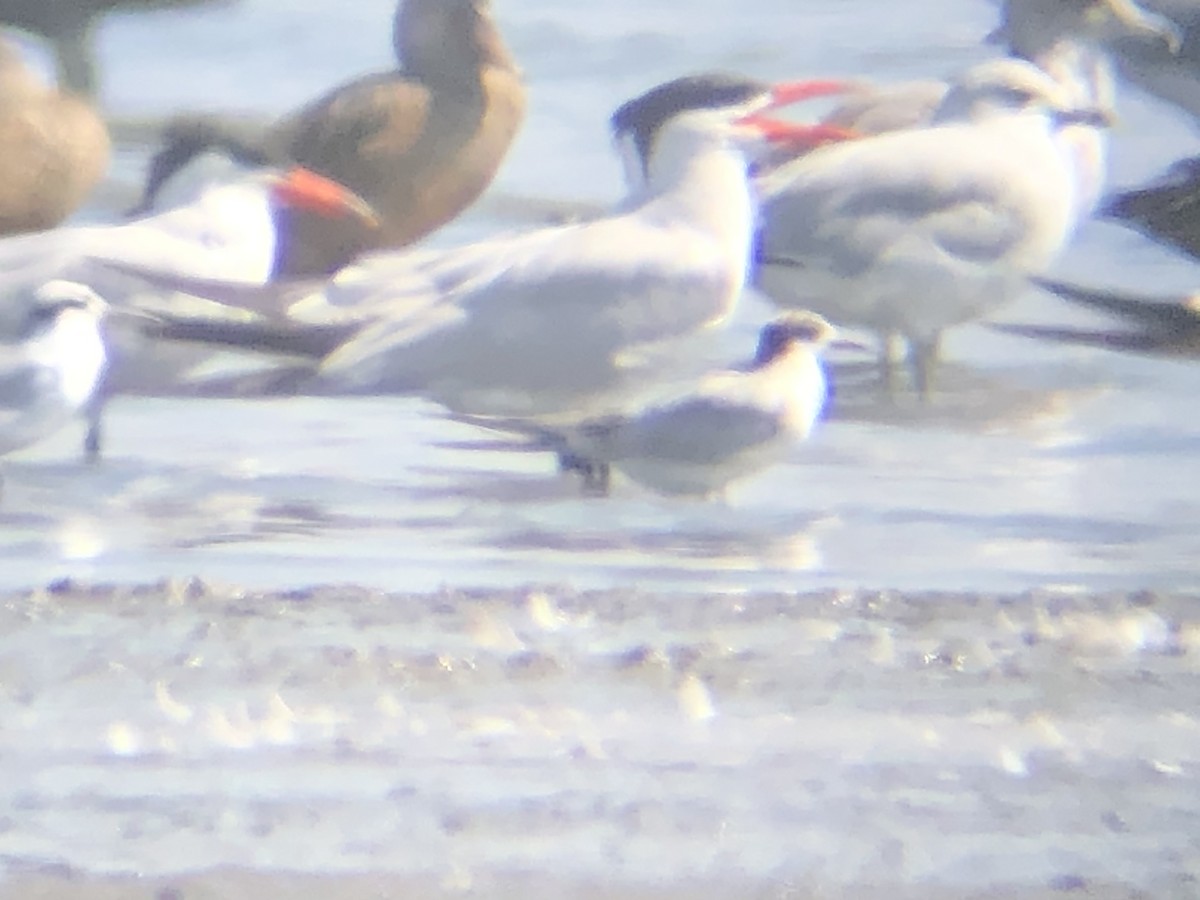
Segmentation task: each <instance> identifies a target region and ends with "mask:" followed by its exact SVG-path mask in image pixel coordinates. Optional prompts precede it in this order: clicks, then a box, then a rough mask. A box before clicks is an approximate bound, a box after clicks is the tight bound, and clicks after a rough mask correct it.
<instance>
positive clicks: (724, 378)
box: [560, 312, 834, 497]
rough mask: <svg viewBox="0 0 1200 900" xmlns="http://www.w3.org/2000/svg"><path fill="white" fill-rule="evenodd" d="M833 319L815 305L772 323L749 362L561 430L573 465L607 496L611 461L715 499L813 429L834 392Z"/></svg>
mask: <svg viewBox="0 0 1200 900" xmlns="http://www.w3.org/2000/svg"><path fill="white" fill-rule="evenodd" d="M833 337H834V329H833V326H832V325H830V324H829V323H828V322H827V321H826V320H825V319H823V318H822V317H821V316H818V315H817V314H815V313H808V312H791V313H785V314H784V315H782V316H780V317H779V318H777V319H776V320H774V321H772V322H770V323H769V324H767V325H766V326H764V327H763V329H762V331H761V332H760V334H759V341H758V350H757V352H756V353H755V356H754V359H753V360H752V361H751V362H750V363H749V364H748V365H746V366H743V367H741V368H736V369H728V370H722V371H717V372H710V373H708V374H707V375H705V376H704V377H703V378H701V379H699V380H698V381H697V382H696V383H695V384H694V385H692V386H690V387H689V388H687V389H686V390H683V391H681V392H680V393H678V394H677V395H676V396H674V397H671V398H661V399H660V400H658V401H657V402H655V403H652V404H650V405H648V406H646V407H644V408H643V409H641V410H638V411H636V412H633V413H628V414H624V415H617V416H610V417H607V418H603V419H596V420H592V421H588V422H584V423H581V424H580V425H578V426H575V427H573V428H571V429H569V430H567V431H566V432H564V433H563V434H562V435H561V436H560V440H561V441H562V443H563V446H564V448H565V452H563V453H562V454H561V456H560V459H566V460H570V462H569V464H568V468H573V469H577V470H578V471H580V472H581V473H582V474H583V476H584V487H585V490H587V491H588V492H590V493H597V494H606V493H607V492H608V488H609V478H610V471H611V469H612V468H615V469H617V470H618V471H620V472H622V473H623V474H624V475H626V476H627V477H628V478H630V479H631V480H632V481H635V482H637V483H638V484H641V485H643V486H645V487H648V488H650V489H651V490H654V491H657V492H659V493H662V494H670V495H692V496H700V497H710V496H712V495H714V494H719V493H721V492H723V491H724V490H725V489H726V488H727V487H728V486H729V485H730V484H732V483H733V482H735V481H739V480H742V479H745V478H749V477H750V476H752V475H755V474H757V473H759V472H761V471H763V470H765V469H767V468H768V467H770V466H773V465H775V464H777V463H780V462H782V461H783V460H785V459H786V458H787V456H788V455H789V453H790V452H791V451H792V449H793V447H794V446H795V444H797V443H798V442H800V441H802V440H804V439H805V438H807V437H808V436H809V434H810V433H811V431H812V429H813V426H814V425H815V424H816V422H817V420H818V418H819V417H820V415H821V412H822V410H823V409H824V408H825V404H826V400H827V399H828V395H829V391H828V385H827V383H826V377H825V371H824V368H823V367H822V364H821V361H820V358H819V354H820V353H821V351H822V350H823V349H824V348H825V347H826V346H828V345H829V343H830V342H831V341H832V339H833Z"/></svg>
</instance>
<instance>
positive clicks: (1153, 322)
mask: <svg viewBox="0 0 1200 900" xmlns="http://www.w3.org/2000/svg"><path fill="white" fill-rule="evenodd" d="M1035 281H1036V283H1037V284H1038V285H1039V286H1041V287H1043V288H1045V289H1046V290H1048V291H1051V292H1052V293H1054V294H1057V295H1058V296H1060V297H1062V298H1063V299H1064V300H1069V301H1071V302H1072V303H1077V304H1079V305H1081V306H1087V307H1089V308H1091V309H1095V310H1100V311H1103V312H1107V313H1112V314H1113V315H1115V316H1116V317H1117V318H1119V319H1122V320H1124V321H1125V322H1127V323H1129V325H1130V326H1132V327H1131V328H1122V329H1113V330H1101V329H1079V328H1063V327H1058V326H1053V325H1024V324H1015V323H1014V324H996V325H992V326H991V327H992V328H993V329H995V330H997V331H1002V332H1004V333H1005V334H1016V335H1020V336H1022V337H1032V338H1041V339H1043V340H1051V341H1057V342H1059V343H1067V344H1079V345H1084V346H1089V347H1104V348H1106V349H1109V350H1126V351H1131V352H1134V353H1146V354H1152V355H1157V356H1198V355H1200V295H1198V294H1193V295H1191V296H1188V297H1174V298H1167V299H1164V298H1152V297H1139V296H1130V295H1128V294H1121V293H1117V292H1116V291H1107V290H1096V289H1093V288H1084V287H1079V286H1078V285H1073V284H1067V283H1065V282H1062V281H1054V280H1051V279H1049V278H1038V279H1035Z"/></svg>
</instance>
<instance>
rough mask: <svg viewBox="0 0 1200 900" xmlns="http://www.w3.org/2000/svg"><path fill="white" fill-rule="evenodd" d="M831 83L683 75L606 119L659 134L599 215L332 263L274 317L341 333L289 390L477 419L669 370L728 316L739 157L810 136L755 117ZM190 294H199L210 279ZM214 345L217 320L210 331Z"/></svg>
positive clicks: (585, 401)
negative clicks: (389, 401) (387, 398)
mask: <svg viewBox="0 0 1200 900" xmlns="http://www.w3.org/2000/svg"><path fill="white" fill-rule="evenodd" d="M840 88H841V85H840V84H837V83H832V82H816V83H807V82H806V83H800V84H786V85H778V86H775V87H774V88H773V89H764V88H763V87H762V86H761V85H757V84H756V85H753V86H749V87H748V86H747V85H746V84H745V83H744V82H742V81H740V80H738V79H729V78H725V77H723V76H693V77H690V78H685V79H679V80H677V81H676V82H672V83H671V84H669V85H663V86H660V87H658V88H655V89H653V90H651V91H649V92H647V93H646V94H643V95H642V96H640V97H638V98H637V99H635V100H632V101H630V102H629V103H627V104H625V105H624V106H623V107H621V108H620V109H619V110H618V111H617V112H616V113H615V115H614V119H616V120H617V121H620V120H621V119H623V118H624V117H629V116H638V117H646V116H651V117H657V118H658V119H660V120H661V122H662V123H663V124H662V125H661V127H659V128H657V129H655V131H654V134H655V137H654V142H653V147H652V148H651V150H650V152H649V153H648V155H647V157H646V159H647V162H646V179H645V187H644V188H643V189H641V190H639V191H637V192H636V193H635V194H633V195H632V196H631V197H630V198H629V199H628V200H627V202H626V203H625V204H623V205H622V206H621V207H619V208H618V209H617V211H616V212H614V214H612V215H610V216H607V217H604V218H600V219H596V220H593V221H588V222H583V223H579V224H574V225H568V226H562V227H556V228H546V229H541V230H537V231H534V232H531V233H526V234H520V235H516V236H513V237H505V238H497V239H493V240H489V241H483V242H480V243H478V244H472V245H468V246H465V247H460V248H457V249H451V250H442V251H428V252H424V253H398V254H380V255H378V256H375V257H373V258H368V259H366V260H364V261H363V262H361V263H359V264H357V265H355V266H352V267H350V268H348V269H346V270H344V271H343V272H341V273H339V275H338V276H337V277H336V278H335V279H333V280H332V281H331V282H330V283H329V284H328V285H327V286H325V287H324V289H322V290H321V291H319V292H318V293H317V294H315V295H312V296H310V297H307V298H306V299H304V300H303V301H301V302H299V303H296V304H293V305H291V306H290V307H287V309H286V313H287V319H285V320H284V321H283V322H282V323H281V326H280V327H281V329H282V331H283V332H288V331H292V332H295V331H296V330H297V322H298V321H304V322H307V323H309V325H310V326H311V328H313V329H316V330H317V331H318V332H321V331H322V330H323V332H324V333H326V334H328V333H329V329H330V328H333V329H341V328H346V326H347V325H350V327H351V328H352V331H351V336H350V337H349V339H346V340H344V342H342V343H341V344H340V345H339V346H338V347H337V348H336V349H334V350H333V352H331V353H329V354H328V355H327V356H326V357H325V358H324V359H323V360H322V361H321V362H320V364H319V366H318V367H317V369H316V371H315V372H313V373H312V374H311V375H309V376H308V377H307V378H305V379H303V380H302V383H300V384H290V385H289V387H288V389H289V390H299V391H302V392H306V393H334V394H393V393H407V392H414V393H421V394H424V395H426V396H428V397H430V398H432V399H434V400H436V401H439V402H441V403H442V404H444V405H445V406H447V407H449V408H450V409H451V410H454V411H456V412H460V413H466V414H475V415H500V416H531V417H558V416H565V417H578V416H586V415H594V414H596V413H597V412H599V411H602V410H605V409H608V408H611V406H612V404H613V403H615V402H617V398H620V397H624V396H628V395H629V393H630V392H635V393H636V392H637V391H639V390H641V389H643V387H644V385H645V383H646V381H647V380H653V379H654V378H656V377H657V374H658V373H659V372H661V371H662V367H663V366H664V365H666V366H667V367H669V365H670V363H669V361H670V360H671V359H672V357H673V356H675V355H676V354H677V352H678V350H679V349H680V342H682V341H684V340H685V339H687V338H689V337H692V336H695V335H697V334H699V333H701V332H703V331H705V330H706V329H708V328H710V327H712V326H715V325H717V324H719V323H721V322H723V321H724V320H725V319H726V318H727V316H728V315H729V314H730V312H731V311H732V309H733V307H734V304H735V302H736V300H737V298H738V296H739V294H740V293H741V290H742V287H743V284H744V281H745V275H746V267H747V261H748V254H749V247H750V236H751V229H752V226H753V220H754V212H755V202H754V197H753V195H752V191H751V188H750V185H749V184H748V181H747V161H748V155H749V156H750V157H753V156H754V155H755V154H757V153H760V152H764V151H765V149H766V148H768V147H769V146H770V145H772V144H775V143H779V142H785V141H788V142H790V141H805V140H811V138H812V130H811V129H810V128H809V127H807V126H800V125H791V124H788V123H783V122H779V121H777V120H772V119H769V118H767V117H766V116H764V115H762V113H763V112H764V111H765V110H767V109H769V108H771V107H774V106H778V105H782V104H790V103H793V102H797V101H799V100H802V99H806V98H808V97H812V96H816V95H822V94H826V93H830V92H834V91H837V90H840ZM176 286H178V285H176ZM193 287H195V288H196V290H197V292H199V293H201V294H202V295H207V294H206V290H208V289H211V288H212V287H214V286H213V285H209V286H208V288H207V289H206V288H203V287H199V286H193ZM214 299H224V300H226V301H229V302H240V303H243V304H249V305H253V304H255V303H257V302H259V301H260V300H261V298H254V299H250V300H247V299H246V298H241V299H239V298H237V297H235V296H233V295H230V294H225V295H223V296H221V297H214ZM259 311H262V310H261V307H260V308H259ZM233 327H234V329H236V325H235V326H233ZM255 327H258V326H255ZM248 334H250V332H248ZM229 337H230V333H229V329H228V328H225V329H224V333H223V335H222V336H221V338H220V339H221V340H228V339H229ZM256 342H257V337H255V336H251V337H248V339H247V341H246V343H248V344H251V345H253V344H255V343H256ZM276 349H278V348H276Z"/></svg>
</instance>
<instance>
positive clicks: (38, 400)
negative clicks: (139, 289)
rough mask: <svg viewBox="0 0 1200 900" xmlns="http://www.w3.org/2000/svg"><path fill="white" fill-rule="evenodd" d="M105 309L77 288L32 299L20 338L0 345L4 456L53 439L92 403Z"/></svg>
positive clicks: (102, 359) (58, 288) (65, 285)
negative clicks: (54, 433) (59, 430)
mask: <svg viewBox="0 0 1200 900" xmlns="http://www.w3.org/2000/svg"><path fill="white" fill-rule="evenodd" d="M105 308H106V307H105V303H104V301H103V300H101V299H100V297H99V296H97V295H96V293H95V292H94V291H93V290H92V289H91V288H89V287H86V286H85V285H82V284H77V283H75V282H70V281H50V282H47V283H46V284H44V285H42V286H41V287H40V288H38V289H37V290H36V291H35V292H34V293H33V296H32V298H31V302H30V303H29V304H28V306H27V308H26V309H27V311H26V314H25V318H24V321H23V322H22V326H21V329H20V332H19V334H18V335H17V336H16V338H15V339H14V340H12V341H8V342H5V343H0V456H2V455H4V454H7V453H11V452H12V451H14V450H20V449H21V448H23V447H27V446H29V445H30V444H33V443H36V442H37V441H40V440H41V439H42V438H44V437H47V436H49V435H50V434H52V433H53V432H55V431H57V430H58V429H59V428H61V427H62V426H63V425H65V424H67V423H68V422H70V421H71V420H72V419H73V418H75V417H76V416H78V415H79V414H80V413H81V412H82V411H83V409H84V408H85V407H86V406H87V404H88V403H89V402H90V401H91V399H92V397H93V395H94V394H95V392H96V390H97V388H98V385H99V383H100V380H101V377H102V375H103V372H104V368H105V366H106V360H107V355H106V351H105V345H104V339H103V336H102V334H101V327H100V322H101V317H102V316H103V314H104V312H105Z"/></svg>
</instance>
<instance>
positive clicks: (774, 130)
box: [739, 115, 860, 150]
mask: <svg viewBox="0 0 1200 900" xmlns="http://www.w3.org/2000/svg"><path fill="white" fill-rule="evenodd" d="M739 124H741V125H748V126H750V127H752V128H754V129H756V130H757V131H758V132H759V133H760V134H762V136H763V137H764V138H766V139H767V140H768V141H770V142H771V143H772V144H789V145H791V146H794V147H797V148H799V149H809V150H811V149H812V148H814V147H820V146H821V145H823V144H833V143H837V142H839V141H849V140H854V139H855V138H857V137H859V136H860V135H859V134H858V132H856V131H852V130H851V129H849V128H842V127H841V126H840V125H823V124H820V123H818V124H816V125H811V124H804V123H802V122H787V121H784V120H783V119H773V118H771V117H770V116H763V115H750V116H745V117H743V118H742V119H740V120H739Z"/></svg>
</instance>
